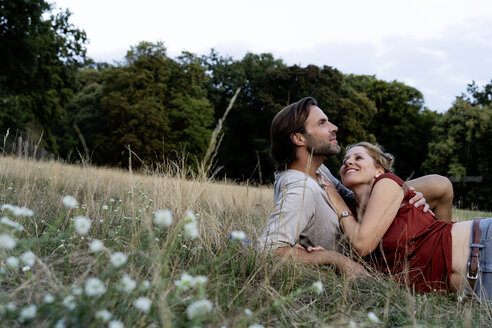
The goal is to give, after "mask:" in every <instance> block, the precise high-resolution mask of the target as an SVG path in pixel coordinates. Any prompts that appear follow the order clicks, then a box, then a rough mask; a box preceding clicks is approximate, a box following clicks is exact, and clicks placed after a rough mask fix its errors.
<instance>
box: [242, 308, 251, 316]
mask: <svg viewBox="0 0 492 328" xmlns="http://www.w3.org/2000/svg"><path fill="white" fill-rule="evenodd" d="M244 314H246V315H247V316H252V315H253V311H251V310H250V309H246V310H244Z"/></svg>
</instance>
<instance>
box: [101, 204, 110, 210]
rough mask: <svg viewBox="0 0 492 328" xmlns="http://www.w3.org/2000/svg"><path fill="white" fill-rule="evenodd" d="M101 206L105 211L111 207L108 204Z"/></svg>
mask: <svg viewBox="0 0 492 328" xmlns="http://www.w3.org/2000/svg"><path fill="white" fill-rule="evenodd" d="M101 208H102V209H103V210H105V211H106V210H108V209H109V207H108V205H103V206H102V207H101Z"/></svg>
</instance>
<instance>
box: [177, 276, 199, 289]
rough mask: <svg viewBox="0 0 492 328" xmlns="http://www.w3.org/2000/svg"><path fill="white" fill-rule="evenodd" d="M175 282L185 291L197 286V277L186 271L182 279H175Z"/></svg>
mask: <svg viewBox="0 0 492 328" xmlns="http://www.w3.org/2000/svg"><path fill="white" fill-rule="evenodd" d="M174 284H175V285H176V287H178V288H180V289H182V290H183V291H187V290H188V289H190V288H191V287H193V286H195V279H194V278H193V277H192V276H191V275H189V274H188V273H186V272H184V273H183V274H182V275H181V279H179V280H176V281H174Z"/></svg>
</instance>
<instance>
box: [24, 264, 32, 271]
mask: <svg viewBox="0 0 492 328" xmlns="http://www.w3.org/2000/svg"><path fill="white" fill-rule="evenodd" d="M29 270H31V267H30V266H29V265H25V266H23V267H22V272H26V271H29Z"/></svg>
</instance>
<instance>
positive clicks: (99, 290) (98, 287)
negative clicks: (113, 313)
mask: <svg viewBox="0 0 492 328" xmlns="http://www.w3.org/2000/svg"><path fill="white" fill-rule="evenodd" d="M105 292H106V286H104V283H103V282H102V281H101V280H100V279H99V278H89V279H87V281H86V282H85V294H86V295H87V296H101V295H102V294H104V293H105Z"/></svg>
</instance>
